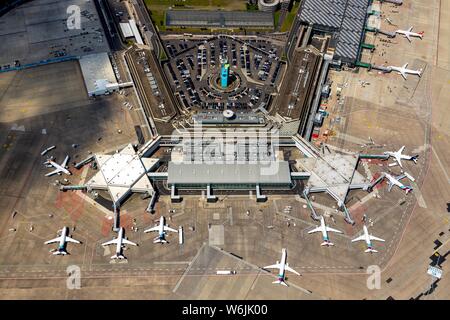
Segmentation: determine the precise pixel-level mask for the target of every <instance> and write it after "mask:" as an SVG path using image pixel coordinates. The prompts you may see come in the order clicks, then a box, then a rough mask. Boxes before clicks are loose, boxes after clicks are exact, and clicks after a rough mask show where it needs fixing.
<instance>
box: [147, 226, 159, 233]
mask: <svg viewBox="0 0 450 320" xmlns="http://www.w3.org/2000/svg"><path fill="white" fill-rule="evenodd" d="M152 231H159V226H155V227H153V228H149V229H147V230H144V233H147V232H152Z"/></svg>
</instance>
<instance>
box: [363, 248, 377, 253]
mask: <svg viewBox="0 0 450 320" xmlns="http://www.w3.org/2000/svg"><path fill="white" fill-rule="evenodd" d="M364 252H366V253H369V252H370V253H377V252H378V251H377V250H375V249H373V248H367V249H366V250H365V251H364Z"/></svg>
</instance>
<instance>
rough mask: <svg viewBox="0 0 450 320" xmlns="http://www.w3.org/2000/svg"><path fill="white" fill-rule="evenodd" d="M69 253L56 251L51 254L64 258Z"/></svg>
mask: <svg viewBox="0 0 450 320" xmlns="http://www.w3.org/2000/svg"><path fill="white" fill-rule="evenodd" d="M68 254H69V253H68V252H67V251H65V250H57V251H55V252H53V255H55V256H65V255H68Z"/></svg>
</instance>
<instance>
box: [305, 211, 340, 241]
mask: <svg viewBox="0 0 450 320" xmlns="http://www.w3.org/2000/svg"><path fill="white" fill-rule="evenodd" d="M315 232H322V238H323V242H322V243H321V244H320V245H321V246H328V247H329V246H334V243H332V242H331V241H330V238H328V232H337V233H342V231H339V230H336V229H333V228H330V227H328V226H327V225H326V224H325V219H324V218H323V216H321V217H320V226H318V227H317V228H315V229H312V230H311V231H308V233H309V234H311V233H315Z"/></svg>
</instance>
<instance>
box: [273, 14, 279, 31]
mask: <svg viewBox="0 0 450 320" xmlns="http://www.w3.org/2000/svg"><path fill="white" fill-rule="evenodd" d="M279 21H280V10H277V11H275V12H274V14H273V25H274V27H275V28H276V27H277V26H278V22H279Z"/></svg>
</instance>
